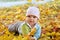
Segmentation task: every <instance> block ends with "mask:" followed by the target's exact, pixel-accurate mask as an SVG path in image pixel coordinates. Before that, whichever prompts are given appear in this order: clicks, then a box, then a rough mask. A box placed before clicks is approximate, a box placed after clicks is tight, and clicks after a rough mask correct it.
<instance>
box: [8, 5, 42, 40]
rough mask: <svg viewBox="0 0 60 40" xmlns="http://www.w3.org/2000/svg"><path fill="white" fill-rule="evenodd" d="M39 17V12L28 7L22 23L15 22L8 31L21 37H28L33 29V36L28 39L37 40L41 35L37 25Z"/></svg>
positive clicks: (34, 8) (35, 8)
mask: <svg viewBox="0 0 60 40" xmlns="http://www.w3.org/2000/svg"><path fill="white" fill-rule="evenodd" d="M39 16H40V11H39V9H38V8H37V7H34V6H32V7H29V8H28V9H27V12H26V19H25V21H24V22H20V21H19V22H16V23H15V24H11V25H9V27H8V29H9V31H13V32H18V33H19V34H21V35H28V34H29V33H30V32H31V30H32V29H33V28H36V31H35V33H34V35H33V36H31V37H30V39H31V40H38V38H39V37H40V35H41V27H40V25H39V24H38V20H39Z"/></svg>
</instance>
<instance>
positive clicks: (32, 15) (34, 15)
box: [27, 15, 36, 17]
mask: <svg viewBox="0 0 60 40" xmlns="http://www.w3.org/2000/svg"><path fill="white" fill-rule="evenodd" d="M27 16H32V17H36V16H35V15H27Z"/></svg>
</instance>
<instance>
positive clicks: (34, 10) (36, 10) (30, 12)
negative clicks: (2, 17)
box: [26, 7, 40, 19]
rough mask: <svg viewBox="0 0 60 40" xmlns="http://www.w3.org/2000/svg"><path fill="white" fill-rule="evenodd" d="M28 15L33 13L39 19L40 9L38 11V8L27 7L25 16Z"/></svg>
mask: <svg viewBox="0 0 60 40" xmlns="http://www.w3.org/2000/svg"><path fill="white" fill-rule="evenodd" d="M28 15H34V16H36V17H37V18H38V19H39V16H40V11H39V9H38V8H37V7H29V8H28V9H27V13H26V16H28Z"/></svg>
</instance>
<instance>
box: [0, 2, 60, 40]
mask: <svg viewBox="0 0 60 40" xmlns="http://www.w3.org/2000/svg"><path fill="white" fill-rule="evenodd" d="M29 6H31V4H25V5H23V6H14V7H10V8H3V9H0V40H22V36H21V35H19V36H15V33H14V32H13V33H12V32H11V33H10V32H9V31H8V29H7V27H6V26H7V25H9V24H11V23H14V22H16V21H24V20H25V13H26V10H27V8H28V7H29ZM38 8H39V9H40V12H41V14H40V19H39V23H40V25H41V28H42V34H41V37H40V39H39V40H60V2H51V3H46V4H42V5H38Z"/></svg>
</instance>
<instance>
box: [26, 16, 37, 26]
mask: <svg viewBox="0 0 60 40" xmlns="http://www.w3.org/2000/svg"><path fill="white" fill-rule="evenodd" d="M37 21H38V18H37V17H36V16H34V15H28V16H27V17H26V22H27V23H29V25H31V26H32V25H34V24H36V23H37Z"/></svg>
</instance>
